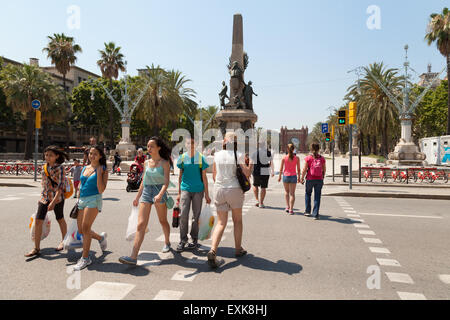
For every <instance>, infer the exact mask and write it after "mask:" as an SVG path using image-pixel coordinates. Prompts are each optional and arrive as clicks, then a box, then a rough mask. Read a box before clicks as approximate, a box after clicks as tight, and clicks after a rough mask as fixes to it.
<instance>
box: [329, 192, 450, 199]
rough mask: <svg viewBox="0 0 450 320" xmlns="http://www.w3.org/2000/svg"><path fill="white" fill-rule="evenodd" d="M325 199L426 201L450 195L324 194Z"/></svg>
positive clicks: (449, 196) (448, 197)
mask: <svg viewBox="0 0 450 320" xmlns="http://www.w3.org/2000/svg"><path fill="white" fill-rule="evenodd" d="M323 196H325V197H359V198H397V199H424V200H450V195H438V194H399V193H387V194H384V193H383V194H382V193H362V192H337V193H330V194H324V195H323Z"/></svg>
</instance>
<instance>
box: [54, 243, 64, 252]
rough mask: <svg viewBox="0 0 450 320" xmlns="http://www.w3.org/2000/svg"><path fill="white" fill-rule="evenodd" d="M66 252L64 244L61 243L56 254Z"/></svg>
mask: <svg viewBox="0 0 450 320" xmlns="http://www.w3.org/2000/svg"><path fill="white" fill-rule="evenodd" d="M63 250H64V243H62V242H61V243H60V244H59V246H58V247H57V248H56V249H55V251H56V252H60V251H63Z"/></svg>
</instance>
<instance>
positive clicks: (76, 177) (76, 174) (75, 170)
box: [70, 166, 83, 181]
mask: <svg viewBox="0 0 450 320" xmlns="http://www.w3.org/2000/svg"><path fill="white" fill-rule="evenodd" d="M81 171H83V166H74V167H72V169H70V173H72V176H73V181H80V177H81Z"/></svg>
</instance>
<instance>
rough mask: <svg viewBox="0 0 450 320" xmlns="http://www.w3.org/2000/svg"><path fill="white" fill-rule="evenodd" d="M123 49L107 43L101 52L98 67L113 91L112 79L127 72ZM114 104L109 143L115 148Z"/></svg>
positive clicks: (110, 112) (111, 112) (112, 43)
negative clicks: (120, 72)
mask: <svg viewBox="0 0 450 320" xmlns="http://www.w3.org/2000/svg"><path fill="white" fill-rule="evenodd" d="M120 49H122V48H121V47H116V44H115V43H114V42H109V43H105V49H104V50H99V52H100V55H101V59H100V60H98V61H97V65H98V66H99V67H100V70H101V71H102V76H103V78H105V79H108V80H109V90H110V92H111V91H112V89H113V83H112V79H113V78H114V79H117V78H118V77H119V71H122V72H124V71H125V62H124V60H123V59H124V55H123V54H122V53H121V52H120ZM113 122H114V119H113V103H112V101H110V103H109V141H110V144H111V146H114V126H113Z"/></svg>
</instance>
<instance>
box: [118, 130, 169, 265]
mask: <svg viewBox="0 0 450 320" xmlns="http://www.w3.org/2000/svg"><path fill="white" fill-rule="evenodd" d="M147 148H148V152H149V153H150V155H151V159H150V160H147V161H146V162H145V164H144V178H143V179H142V183H141V186H140V188H139V192H138V194H137V196H136V199H135V200H134V201H133V206H135V207H137V206H138V204H139V218H138V227H137V232H136V236H135V237H134V245H133V250H132V252H131V256H129V257H127V256H125V257H121V258H119V261H120V262H121V263H124V264H130V265H136V263H137V256H138V253H139V249H140V248H141V245H142V242H143V241H144V236H145V230H146V229H147V225H148V222H149V219H150V211H151V209H152V205H153V204H154V205H155V208H156V212H157V214H158V218H159V222H160V223H161V227H162V229H163V232H164V238H165V245H164V247H163V249H162V252H164V253H165V252H169V251H170V238H169V236H170V225H169V222H168V221H167V189H168V187H169V185H172V184H171V183H170V166H171V165H172V163H171V162H172V160H171V158H170V153H171V150H170V149H169V147H168V146H167V145H166V144H165V143H164V141H163V140H162V139H161V138H158V137H153V138H151V139H150V141H149V142H148V144H147ZM172 186H173V185H172Z"/></svg>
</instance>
